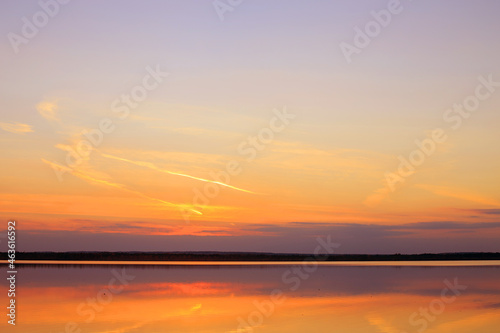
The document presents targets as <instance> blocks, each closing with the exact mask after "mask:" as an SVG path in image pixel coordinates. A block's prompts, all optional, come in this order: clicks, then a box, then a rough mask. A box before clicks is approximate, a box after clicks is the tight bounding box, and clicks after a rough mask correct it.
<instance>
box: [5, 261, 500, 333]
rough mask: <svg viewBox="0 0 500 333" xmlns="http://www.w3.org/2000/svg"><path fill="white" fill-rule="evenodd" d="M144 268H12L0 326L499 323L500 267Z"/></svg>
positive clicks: (486, 327)
mask: <svg viewBox="0 0 500 333" xmlns="http://www.w3.org/2000/svg"><path fill="white" fill-rule="evenodd" d="M2 267H4V266H2ZM146 267H147V268H146ZM146 267H145V266H87V265H85V266H83V265H82V266H65V265H62V266H60V265H58V266H54V265H47V266H24V267H22V268H19V273H18V282H17V283H18V285H17V288H18V293H17V303H18V320H17V325H16V327H15V328H12V327H8V325H7V324H6V321H4V322H2V323H0V328H1V331H2V332H4V331H14V330H15V331H17V332H37V333H38V332H57V333H60V332H79V330H81V332H82V333H84V332H99V333H126V332H148V333H149V332H151V333H153V332H154V333H157V332H207V333H208V332H238V328H240V330H239V331H240V332H252V331H253V332H287V333H289V332H309V331H316V332H360V333H361V332H363V333H364V332H373V333H375V332H386V333H403V332H408V333H411V332H418V331H419V330H422V329H426V332H429V333H433V332H440V333H441V332H454V333H456V332H458V333H461V332H464V333H465V332H479V333H482V332H485V333H486V332H494V331H496V330H497V328H498V326H499V324H500V285H499V284H498V281H499V280H500V279H499V278H500V267H498V266H491V267H369V266H367V267H344V266H340V267H335V266H334V267H330V266H318V267H314V266H309V267H303V266H293V267H292V266H250V267H249V266H146ZM2 285H3V286H5V287H6V286H7V284H6V281H3V282H2ZM453 288H455V289H456V290H455V291H454V290H453ZM465 288H466V289H465ZM4 290H5V288H4ZM444 290H447V291H446V292H444V293H443V291H444ZM68 323H69V324H68ZM9 326H10V325H9Z"/></svg>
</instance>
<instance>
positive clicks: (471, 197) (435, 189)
mask: <svg viewBox="0 0 500 333" xmlns="http://www.w3.org/2000/svg"><path fill="white" fill-rule="evenodd" d="M415 187H417V188H420V189H423V190H426V191H429V192H431V193H434V194H436V195H440V196H443V197H450V198H455V199H459V200H465V201H470V202H474V203H479V204H483V205H487V206H498V207H500V201H498V200H495V199H493V198H489V197H486V196H484V195H481V194H478V193H473V192H471V191H466V190H463V189H458V188H451V187H446V186H437V185H429V184H417V185H415Z"/></svg>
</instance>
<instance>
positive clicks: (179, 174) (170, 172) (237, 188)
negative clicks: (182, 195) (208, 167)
mask: <svg viewBox="0 0 500 333" xmlns="http://www.w3.org/2000/svg"><path fill="white" fill-rule="evenodd" d="M101 155H102V156H103V157H107V158H111V159H115V160H118V161H124V162H128V163H132V164H135V165H139V166H143V167H146V168H150V169H153V170H156V171H160V172H164V173H168V174H170V175H176V176H181V177H187V178H191V179H196V180H199V181H202V182H206V183H214V184H218V185H221V186H225V187H229V188H232V189H233V190H236V191H241V192H246V193H252V194H258V193H256V192H252V191H249V190H245V189H242V188H239V187H236V186H232V185H229V184H226V183H222V182H218V181H215V180H209V179H204V178H199V177H195V176H190V175H186V174H184V173H178V172H173V171H168V170H165V169H160V168H159V167H157V166H156V165H154V164H153V163H150V162H143V161H132V160H128V159H126V158H122V157H117V156H113V155H108V154H103V153H101Z"/></svg>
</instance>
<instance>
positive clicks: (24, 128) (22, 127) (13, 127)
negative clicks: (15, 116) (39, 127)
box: [0, 122, 33, 134]
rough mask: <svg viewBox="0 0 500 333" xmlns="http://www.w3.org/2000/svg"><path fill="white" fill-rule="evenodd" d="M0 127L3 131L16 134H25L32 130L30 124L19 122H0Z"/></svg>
mask: <svg viewBox="0 0 500 333" xmlns="http://www.w3.org/2000/svg"><path fill="white" fill-rule="evenodd" d="M0 128H1V129H3V130H4V131H7V132H11V133H18V134H25V133H29V132H33V128H32V127H31V125H27V124H21V123H12V124H11V123H1V122H0Z"/></svg>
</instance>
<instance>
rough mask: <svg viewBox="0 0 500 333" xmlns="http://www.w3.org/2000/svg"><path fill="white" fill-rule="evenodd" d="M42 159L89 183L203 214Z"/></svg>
mask: <svg viewBox="0 0 500 333" xmlns="http://www.w3.org/2000/svg"><path fill="white" fill-rule="evenodd" d="M42 161H43V162H44V163H46V164H48V165H50V166H51V167H53V168H59V169H62V170H64V171H67V172H69V173H71V174H72V175H74V176H75V177H78V178H80V179H83V180H86V181H88V182H90V183H95V184H100V185H106V186H110V187H115V188H119V189H121V190H123V191H126V192H129V193H133V194H135V195H137V196H140V197H143V198H146V199H149V200H152V201H157V202H160V203H162V204H164V205H165V206H169V207H176V208H179V207H182V208H186V209H188V210H190V211H192V212H193V213H196V214H198V215H203V214H202V213H201V212H200V211H198V210H196V209H193V208H189V207H186V205H181V204H175V203H173V202H168V201H165V200H161V199H158V198H154V197H150V196H149V195H146V194H144V193H141V192H138V191H134V190H130V189H128V188H126V187H125V186H124V185H122V184H118V183H113V182H109V181H107V180H102V179H97V178H94V177H91V176H89V175H86V174H84V173H82V172H79V171H76V170H73V169H70V168H67V167H65V166H62V165H59V164H57V163H53V162H50V161H47V160H45V159H43V158H42Z"/></svg>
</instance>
